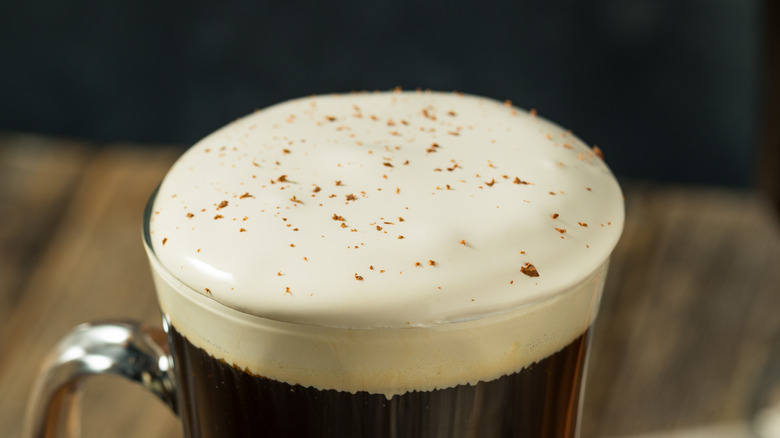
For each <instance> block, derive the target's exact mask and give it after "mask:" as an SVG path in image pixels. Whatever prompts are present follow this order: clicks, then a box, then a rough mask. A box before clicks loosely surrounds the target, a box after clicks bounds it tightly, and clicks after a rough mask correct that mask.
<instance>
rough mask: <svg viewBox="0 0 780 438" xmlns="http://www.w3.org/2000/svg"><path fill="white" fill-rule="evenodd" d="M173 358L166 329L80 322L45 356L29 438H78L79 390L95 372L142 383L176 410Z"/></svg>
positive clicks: (31, 410) (30, 417)
mask: <svg viewBox="0 0 780 438" xmlns="http://www.w3.org/2000/svg"><path fill="white" fill-rule="evenodd" d="M172 365H173V361H172V359H171V357H170V354H169V349H168V342H167V337H166V334H165V332H164V331H162V330H160V329H157V328H152V327H145V326H142V325H141V324H139V323H137V322H131V321H126V322H121V321H115V322H101V323H91V324H82V325H80V326H78V327H76V328H74V329H73V330H72V331H71V332H70V333H68V334H67V335H65V337H64V338H63V339H62V340H61V341H60V343H59V344H57V346H56V347H55V348H54V351H52V352H51V354H50V355H49V357H48V358H47V359H46V361H45V363H44V366H43V369H42V371H41V375H40V377H39V378H38V382H37V383H36V387H35V390H34V392H33V395H32V398H31V399H30V404H29V405H28V408H27V418H25V425H24V435H23V436H24V437H25V438H52V437H69V438H76V437H78V436H79V434H80V427H79V426H80V415H81V412H80V405H79V401H80V398H81V388H82V385H83V383H84V381H85V380H86V379H87V378H88V377H90V376H94V375H113V376H120V377H124V378H126V379H128V380H130V381H133V382H136V383H139V384H141V385H142V386H143V387H144V388H146V389H147V390H149V391H151V392H152V393H153V394H154V395H156V396H157V397H159V398H160V400H162V401H163V402H164V403H165V404H166V405H168V406H169V407H170V408H171V409H172V410H173V412H174V413H175V412H176V396H175V389H174V386H173V375H172V371H173V370H172Z"/></svg>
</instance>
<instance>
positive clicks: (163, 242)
mask: <svg viewBox="0 0 780 438" xmlns="http://www.w3.org/2000/svg"><path fill="white" fill-rule="evenodd" d="M167 241H168V238H167V237H165V238H163V240H162V244H163V246H165V243H166V242H167Z"/></svg>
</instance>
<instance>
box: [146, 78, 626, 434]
mask: <svg viewBox="0 0 780 438" xmlns="http://www.w3.org/2000/svg"><path fill="white" fill-rule="evenodd" d="M622 225H623V200H622V194H621V191H620V188H619V186H618V184H617V182H616V181H615V179H614V177H613V176H612V174H611V172H610V171H609V169H608V168H607V166H606V165H605V164H604V162H603V160H602V159H601V153H600V151H599V150H598V149H597V148H595V147H594V148H591V147H589V146H588V145H586V144H585V143H583V142H582V141H581V140H580V139H578V138H577V137H575V136H574V135H573V134H572V133H571V132H569V131H567V130H564V129H563V128H561V127H559V126H557V125H555V124H553V123H551V122H549V121H547V120H545V119H543V118H542V117H539V116H538V115H537V114H536V112H535V111H524V110H522V109H519V108H516V107H514V106H512V105H511V103H510V102H497V101H494V100H491V99H486V98H481V97H476V96H469V95H464V94H462V93H437V92H429V91H416V92H403V91H401V90H396V91H393V92H383V93H379V92H377V93H353V94H343V95H328V96H313V97H307V98H303V99H297V100H293V101H290V102H285V103H282V104H279V105H276V106H273V107H270V108H266V109H264V110H260V111H257V112H255V113H254V114H251V115H249V116H246V117H244V118H242V119H239V120H236V121H234V122H233V123H231V124H229V125H228V126H226V127H224V128H222V129H220V130H218V131H216V132H215V133H213V134H211V135H209V136H208V137H206V138H205V139H203V140H202V141H201V142H199V143H198V144H196V145H195V146H193V147H192V148H191V149H190V150H189V151H187V152H186V153H185V154H184V155H183V156H182V157H181V158H180V159H179V161H177V163H176V164H175V165H174V166H173V167H172V168H171V170H170V172H169V173H168V175H167V176H166V177H165V180H164V181H163V182H162V184H161V185H160V188H159V190H158V192H157V193H156V195H155V197H154V199H153V200H152V202H151V203H150V207H149V209H148V211H147V215H146V230H145V243H146V248H147V251H148V254H149V260H150V262H151V265H152V273H153V278H154V280H155V284H156V287H157V294H158V298H159V301H160V307H161V309H162V311H163V314H164V317H165V321H166V323H167V324H168V332H169V335H170V339H171V347H172V352H173V355H174V369H175V374H176V375H177V390H178V392H179V393H178V398H179V407H180V408H179V410H180V414H181V416H182V418H183V422H184V428H185V436H187V437H201V436H202V437H216V436H230V437H233V436H277V437H297V436H312V437H313V436H316V437H322V436H333V437H353V436H365V437H404V438H422V437H440V436H441V437H479V438H491V437H533V438H537V437H575V436H576V433H577V432H576V429H577V427H576V424H577V417H578V409H579V403H580V396H581V384H582V381H583V376H582V373H583V370H584V368H585V360H586V356H587V355H586V351H587V344H588V342H587V338H588V336H587V333H588V330H589V327H591V326H592V324H593V321H594V319H595V318H596V314H597V312H598V305H599V300H600V297H601V292H602V289H603V285H604V279H605V276H606V272H607V267H608V259H609V255H610V253H611V251H612V249H613V248H614V245H615V244H616V243H617V240H618V238H619V236H620V233H621V230H622Z"/></svg>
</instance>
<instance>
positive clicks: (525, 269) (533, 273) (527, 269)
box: [520, 262, 539, 277]
mask: <svg viewBox="0 0 780 438" xmlns="http://www.w3.org/2000/svg"><path fill="white" fill-rule="evenodd" d="M520 272H522V273H523V274H525V275H527V276H529V277H538V276H539V271H537V270H536V266H534V265H532V264H531V263H529V262H525V265H524V266H521V267H520Z"/></svg>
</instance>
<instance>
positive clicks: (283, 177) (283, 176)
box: [276, 175, 287, 182]
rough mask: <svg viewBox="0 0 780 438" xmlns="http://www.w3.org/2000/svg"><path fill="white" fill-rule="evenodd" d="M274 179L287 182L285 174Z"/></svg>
mask: <svg viewBox="0 0 780 438" xmlns="http://www.w3.org/2000/svg"><path fill="white" fill-rule="evenodd" d="M276 181H278V182H287V175H281V176H280V177H279V178H276Z"/></svg>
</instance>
